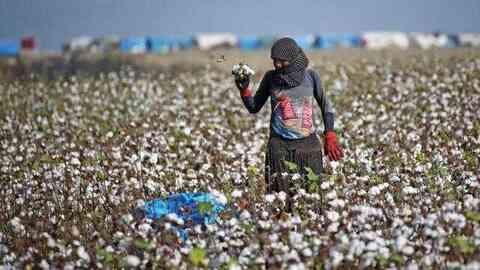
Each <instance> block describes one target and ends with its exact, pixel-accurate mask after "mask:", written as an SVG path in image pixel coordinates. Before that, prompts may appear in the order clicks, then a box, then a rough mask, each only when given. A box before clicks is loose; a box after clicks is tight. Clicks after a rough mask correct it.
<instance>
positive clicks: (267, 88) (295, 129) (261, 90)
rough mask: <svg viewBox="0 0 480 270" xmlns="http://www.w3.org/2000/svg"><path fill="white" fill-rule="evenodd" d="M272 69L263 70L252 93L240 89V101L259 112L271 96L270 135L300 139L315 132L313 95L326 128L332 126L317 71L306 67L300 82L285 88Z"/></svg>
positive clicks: (328, 106)
mask: <svg viewBox="0 0 480 270" xmlns="http://www.w3.org/2000/svg"><path fill="white" fill-rule="evenodd" d="M273 72H274V71H273V70H270V71H268V72H267V73H265V75H264V76H263V79H262V81H261V82H260V86H259V87H258V90H257V92H256V93H255V95H253V96H252V94H251V92H250V90H249V89H244V90H242V91H241V96H242V100H243V103H244V105H245V107H246V108H247V109H248V111H249V112H250V113H257V112H259V111H260V110H261V108H262V107H263V105H264V104H265V102H266V101H267V99H268V97H271V106H272V113H271V117H270V131H271V134H272V135H273V136H275V135H276V136H280V137H282V138H284V139H301V138H305V137H308V136H309V135H311V134H312V133H314V132H315V124H314V113H313V111H314V110H313V99H315V100H316V101H317V104H318V105H319V106H320V110H321V112H322V118H323V123H324V126H325V130H332V129H333V122H334V118H335V113H334V110H333V107H332V105H331V103H330V101H329V100H328V98H327V96H326V95H325V92H324V91H323V88H322V83H321V81H320V76H319V74H318V73H317V72H316V71H314V70H311V69H308V70H307V72H305V78H304V80H303V82H302V83H301V84H300V85H298V86H296V87H293V88H288V89H285V88H282V87H279V86H277V85H276V84H275V83H274V80H273Z"/></svg>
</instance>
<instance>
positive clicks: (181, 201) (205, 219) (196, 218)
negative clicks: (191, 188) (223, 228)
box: [143, 192, 225, 240]
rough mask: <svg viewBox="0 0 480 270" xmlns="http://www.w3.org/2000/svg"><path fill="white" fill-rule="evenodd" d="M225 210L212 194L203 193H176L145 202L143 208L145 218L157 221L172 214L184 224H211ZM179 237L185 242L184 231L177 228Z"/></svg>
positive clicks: (185, 235)
mask: <svg viewBox="0 0 480 270" xmlns="http://www.w3.org/2000/svg"><path fill="white" fill-rule="evenodd" d="M224 208H225V205H223V204H222V203H220V202H219V201H218V200H217V199H216V198H215V197H214V196H213V195H212V194H210V193H205V192H185V193H176V194H172V195H170V196H168V197H167V198H165V199H154V200H150V201H146V202H145V205H144V206H143V211H144V213H145V216H146V217H147V218H150V219H158V218H161V217H163V216H165V215H167V214H170V213H174V214H176V215H177V217H179V218H181V219H182V220H183V221H184V224H191V225H196V224H205V223H212V222H214V221H215V219H216V218H217V215H218V213H219V212H221V211H222V210H223V209H224ZM177 231H178V233H179V234H180V237H181V238H182V239H183V240H185V239H186V237H187V234H186V231H185V230H184V229H183V228H177Z"/></svg>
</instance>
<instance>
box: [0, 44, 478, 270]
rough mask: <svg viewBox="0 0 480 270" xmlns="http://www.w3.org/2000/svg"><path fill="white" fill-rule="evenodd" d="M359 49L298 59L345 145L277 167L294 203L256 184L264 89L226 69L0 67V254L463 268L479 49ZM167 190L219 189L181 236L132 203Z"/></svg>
mask: <svg viewBox="0 0 480 270" xmlns="http://www.w3.org/2000/svg"><path fill="white" fill-rule="evenodd" d="M373 53H375V54H378V55H379V54H382V55H381V57H375V58H372V59H370V58H359V59H353V60H351V61H345V62H335V63H334V62H330V61H313V62H314V66H313V67H312V68H313V69H316V70H317V71H319V73H320V75H321V78H322V80H323V85H324V88H325V89H326V90H325V91H326V93H327V95H328V96H329V97H330V98H331V100H332V103H333V104H334V106H335V109H336V122H335V125H336V130H337V134H338V140H339V143H340V144H341V145H342V147H343V149H344V158H343V159H342V160H341V161H339V162H329V161H327V160H326V159H325V160H324V161H325V163H324V164H325V172H324V174H322V175H321V176H320V177H316V176H315V175H309V176H308V177H305V179H304V178H303V177H302V176H299V175H298V174H297V173H296V172H295V171H294V170H292V172H291V174H289V175H287V176H286V177H290V178H291V181H292V186H293V187H294V188H295V189H296V191H297V195H295V197H294V204H293V212H292V213H287V212H285V211H283V210H284V206H285V199H286V196H285V193H279V194H265V183H264V178H263V172H264V168H263V166H264V157H265V154H264V150H265V143H266V140H267V138H268V137H267V136H268V128H269V127H268V125H269V113H270V108H269V106H268V105H269V104H268V102H267V104H266V105H265V107H264V108H263V109H262V111H261V112H260V113H259V114H258V115H250V114H249V113H248V112H247V110H246V109H245V108H244V107H243V104H242V102H241V99H240V96H239V93H238V91H237V90H236V88H235V85H234V82H233V78H232V76H231V74H230V73H229V72H220V71H219V70H216V69H214V68H206V69H203V70H201V69H200V70H195V71H188V70H182V71H175V70H170V71H169V70H166V71H163V72H147V71H136V70H135V69H132V68H128V67H127V68H124V69H122V70H121V71H119V72H104V73H97V74H91V75H85V74H83V75H72V76H64V77H58V78H56V79H52V80H45V79H42V78H41V77H37V76H35V75H32V76H30V77H29V78H27V79H24V78H23V79H17V80H8V81H7V80H2V81H0V97H1V98H0V268H5V269H10V268H29V269H31V268H42V269H51V268H63V269H74V268H106V269H108V268H110V269H115V268H138V269H146V268H148V269H150V268H167V269H171V268H173V269H194V268H198V269H204V268H213V269H351V268H382V269H383V268H391V269H395V268H408V269H437V268H441V269H445V268H452V269H453V268H461V269H479V268H480V116H479V108H480V54H478V55H465V56H462V55H457V56H452V57H443V58H439V57H436V55H435V54H428V55H424V56H421V55H420V56H418V55H417V56H412V55H408V56H406V57H395V58H394V57H389V55H388V53H384V52H372V54H373ZM378 55H377V56H378ZM315 114H316V115H315V116H316V120H315V121H316V122H317V127H319V129H318V134H319V136H322V135H321V134H322V129H323V125H322V122H321V114H320V112H319V108H318V107H316V109H315ZM183 191H206V192H212V193H214V194H216V196H218V197H220V198H223V199H224V200H225V202H226V203H227V206H226V208H225V210H224V211H223V212H222V213H221V214H220V216H219V217H218V219H217V221H216V222H215V223H212V224H207V225H204V226H200V225H197V226H195V227H193V228H190V231H189V237H188V239H187V240H186V241H181V240H180V239H179V237H178V235H177V234H176V232H175V230H174V229H172V228H173V226H174V225H175V224H180V223H182V222H181V220H179V219H178V217H175V216H172V215H169V216H168V217H166V218H165V219H160V220H150V219H146V218H137V217H136V216H134V215H132V213H131V211H130V210H131V209H133V208H135V207H136V206H138V205H141V204H142V203H143V202H144V201H145V200H148V199H152V198H157V197H161V196H166V195H168V194H170V193H173V192H183ZM180 225H183V224H180Z"/></svg>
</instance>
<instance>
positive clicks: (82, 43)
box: [63, 36, 93, 53]
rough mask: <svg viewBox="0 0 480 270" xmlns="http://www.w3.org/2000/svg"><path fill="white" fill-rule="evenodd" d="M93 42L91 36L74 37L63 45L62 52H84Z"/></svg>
mask: <svg viewBox="0 0 480 270" xmlns="http://www.w3.org/2000/svg"><path fill="white" fill-rule="evenodd" d="M92 43H93V38H92V37H89V36H80V37H74V38H72V39H71V40H69V41H67V42H66V43H65V44H64V45H63V52H64V53H67V52H80V51H81V52H86V51H88V50H89V48H90V46H91V45H92Z"/></svg>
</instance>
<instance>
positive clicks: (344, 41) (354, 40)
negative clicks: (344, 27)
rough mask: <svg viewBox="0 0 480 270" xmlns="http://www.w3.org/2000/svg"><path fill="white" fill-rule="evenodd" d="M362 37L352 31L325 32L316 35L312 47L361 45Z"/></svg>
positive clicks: (327, 47) (326, 47)
mask: <svg viewBox="0 0 480 270" xmlns="http://www.w3.org/2000/svg"><path fill="white" fill-rule="evenodd" d="M361 46H362V37H361V36H360V35H359V34H354V33H325V34H321V35H319V36H317V38H316V40H315V44H314V47H315V48H320V49H329V48H335V47H346V48H351V47H361Z"/></svg>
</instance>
